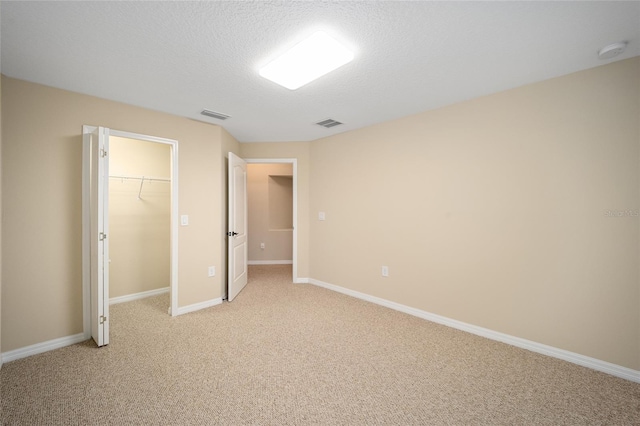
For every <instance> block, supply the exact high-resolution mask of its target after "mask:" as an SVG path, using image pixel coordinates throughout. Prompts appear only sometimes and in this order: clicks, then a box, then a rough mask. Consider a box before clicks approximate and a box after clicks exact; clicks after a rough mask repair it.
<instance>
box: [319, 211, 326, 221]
mask: <svg viewBox="0 0 640 426" xmlns="http://www.w3.org/2000/svg"><path fill="white" fill-rule="evenodd" d="M324 219H325V215H324V212H318V220H324Z"/></svg>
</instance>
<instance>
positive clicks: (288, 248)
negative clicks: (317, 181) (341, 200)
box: [245, 158, 298, 282]
mask: <svg viewBox="0 0 640 426" xmlns="http://www.w3.org/2000/svg"><path fill="white" fill-rule="evenodd" d="M245 161H246V162H247V197H248V203H247V208H248V216H249V218H248V219H249V220H248V222H249V223H248V228H249V229H248V264H249V265H270V264H271V265H274V264H291V265H292V279H293V282H297V278H298V262H297V251H298V250H297V246H298V232H297V231H298V230H297V228H298V227H297V222H298V220H297V219H298V182H297V174H298V167H297V159H295V158H282V159H274V158H249V159H245Z"/></svg>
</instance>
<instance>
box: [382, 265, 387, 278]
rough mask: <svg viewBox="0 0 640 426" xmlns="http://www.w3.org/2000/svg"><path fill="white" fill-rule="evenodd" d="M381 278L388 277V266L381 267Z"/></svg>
mask: <svg viewBox="0 0 640 426" xmlns="http://www.w3.org/2000/svg"><path fill="white" fill-rule="evenodd" d="M382 276H383V277H388V276H389V267H388V266H383V267H382Z"/></svg>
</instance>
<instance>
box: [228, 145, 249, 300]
mask: <svg viewBox="0 0 640 426" xmlns="http://www.w3.org/2000/svg"><path fill="white" fill-rule="evenodd" d="M228 204H229V232H228V233H227V236H228V241H229V243H228V248H229V253H228V261H229V262H228V277H229V278H228V287H229V289H228V292H227V294H228V296H227V298H228V300H229V302H231V301H232V300H233V299H234V298H235V297H236V296H237V295H238V293H240V291H242V289H243V288H244V286H245V285H247V163H246V162H245V161H244V160H243V159H242V158H240V157H238V156H237V155H235V154H233V153H232V152H230V153H229V203H228Z"/></svg>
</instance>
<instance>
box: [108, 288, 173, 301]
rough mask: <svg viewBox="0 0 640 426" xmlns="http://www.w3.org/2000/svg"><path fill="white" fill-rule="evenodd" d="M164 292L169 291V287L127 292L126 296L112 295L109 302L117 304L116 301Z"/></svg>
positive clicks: (142, 297)
mask: <svg viewBox="0 0 640 426" xmlns="http://www.w3.org/2000/svg"><path fill="white" fill-rule="evenodd" d="M163 293H169V287H163V288H158V289H155V290H148V291H142V292H140V293H134V294H127V295H124V296H118V297H112V298H111V299H109V304H110V305H115V304H116V303H123V302H131V301H132V300H138V299H144V298H146V297H151V296H157V295H159V294H163Z"/></svg>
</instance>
